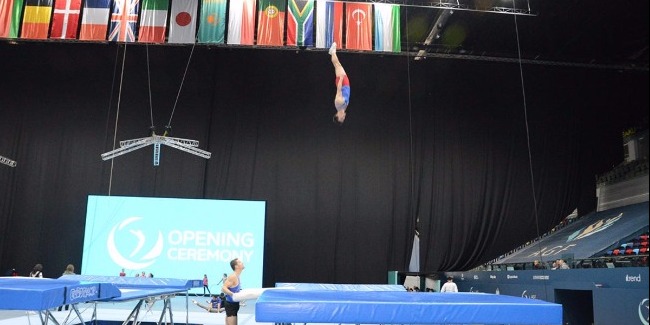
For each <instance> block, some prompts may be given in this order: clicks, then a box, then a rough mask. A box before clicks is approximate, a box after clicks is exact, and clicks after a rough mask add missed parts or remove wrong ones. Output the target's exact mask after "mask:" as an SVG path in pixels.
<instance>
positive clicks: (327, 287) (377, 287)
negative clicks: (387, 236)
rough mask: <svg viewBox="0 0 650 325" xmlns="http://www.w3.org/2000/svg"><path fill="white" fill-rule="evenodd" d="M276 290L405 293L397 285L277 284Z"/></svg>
mask: <svg viewBox="0 0 650 325" xmlns="http://www.w3.org/2000/svg"><path fill="white" fill-rule="evenodd" d="M275 287H276V288H292V289H295V290H308V291H319V290H338V291H406V288H404V286H402V285H399V284H332V283H290V282H279V283H276V284H275Z"/></svg>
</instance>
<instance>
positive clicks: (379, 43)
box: [374, 3, 402, 52]
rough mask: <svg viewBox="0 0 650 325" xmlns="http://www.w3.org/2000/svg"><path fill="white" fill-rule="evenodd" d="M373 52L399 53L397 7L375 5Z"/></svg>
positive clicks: (400, 49)
mask: <svg viewBox="0 0 650 325" xmlns="http://www.w3.org/2000/svg"><path fill="white" fill-rule="evenodd" d="M374 6H375V51H384V52H401V51H402V44H401V39H400V16H399V5H394V4H388V3H375V4H374Z"/></svg>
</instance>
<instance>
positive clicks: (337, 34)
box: [316, 0, 343, 48]
mask: <svg viewBox="0 0 650 325" xmlns="http://www.w3.org/2000/svg"><path fill="white" fill-rule="evenodd" d="M332 42H336V43H337V44H338V45H339V46H341V45H343V2H338V1H337V2H335V1H326V0H319V1H316V47H320V48H329V47H330V46H332Z"/></svg>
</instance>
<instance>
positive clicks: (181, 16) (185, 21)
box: [176, 11, 192, 27]
mask: <svg viewBox="0 0 650 325" xmlns="http://www.w3.org/2000/svg"><path fill="white" fill-rule="evenodd" d="M191 22H192V16H191V15H190V13H189V12H187V11H182V12H179V13H178V15H176V23H177V24H178V25H180V26H183V27H184V26H187V25H189V24H190V23H191Z"/></svg>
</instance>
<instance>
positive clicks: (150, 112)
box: [145, 44, 154, 132]
mask: <svg viewBox="0 0 650 325" xmlns="http://www.w3.org/2000/svg"><path fill="white" fill-rule="evenodd" d="M145 47H146V49H147V85H148V87H149V117H151V131H152V132H153V130H154V124H153V101H152V100H151V71H150V70H149V44H145Z"/></svg>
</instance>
